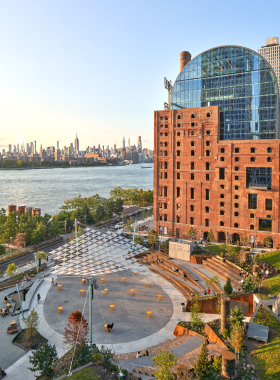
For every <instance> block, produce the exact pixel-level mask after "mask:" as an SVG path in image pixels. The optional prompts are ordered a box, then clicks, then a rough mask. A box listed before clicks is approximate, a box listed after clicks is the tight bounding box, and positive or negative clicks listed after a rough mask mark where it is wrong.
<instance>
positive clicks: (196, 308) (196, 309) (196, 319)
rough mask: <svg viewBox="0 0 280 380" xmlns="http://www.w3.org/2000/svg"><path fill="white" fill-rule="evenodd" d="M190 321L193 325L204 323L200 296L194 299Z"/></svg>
mask: <svg viewBox="0 0 280 380" xmlns="http://www.w3.org/2000/svg"><path fill="white" fill-rule="evenodd" d="M190 312H191V315H190V322H191V324H192V325H194V326H195V325H201V324H202V313H201V305H200V302H199V299H198V297H195V298H194V299H193V304H192V306H191V307H190Z"/></svg>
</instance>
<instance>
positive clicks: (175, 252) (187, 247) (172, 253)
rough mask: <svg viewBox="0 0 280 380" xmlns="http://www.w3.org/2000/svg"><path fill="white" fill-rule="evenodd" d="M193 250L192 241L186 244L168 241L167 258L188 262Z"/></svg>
mask: <svg viewBox="0 0 280 380" xmlns="http://www.w3.org/2000/svg"><path fill="white" fill-rule="evenodd" d="M193 248H194V242H193V241H189V240H188V242H186V243H180V242H176V241H170V242H169V257H171V258H172V259H180V260H185V261H190V259H191V253H192V251H193Z"/></svg>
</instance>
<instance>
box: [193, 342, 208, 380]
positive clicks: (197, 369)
mask: <svg viewBox="0 0 280 380" xmlns="http://www.w3.org/2000/svg"><path fill="white" fill-rule="evenodd" d="M194 373H195V375H196V376H197V377H198V378H199V380H208V379H209V380H210V379H211V378H212V365H211V363H210V361H209V359H208V348H207V342H206V341H205V342H204V343H203V345H202V347H201V351H200V354H199V355H198V358H197V361H196V363H195V365H194Z"/></svg>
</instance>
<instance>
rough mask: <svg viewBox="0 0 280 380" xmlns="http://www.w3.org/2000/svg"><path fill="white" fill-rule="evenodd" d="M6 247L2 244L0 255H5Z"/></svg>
mask: <svg viewBox="0 0 280 380" xmlns="http://www.w3.org/2000/svg"><path fill="white" fill-rule="evenodd" d="M5 253H6V247H5V245H4V244H0V255H5Z"/></svg>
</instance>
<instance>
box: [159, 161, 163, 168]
mask: <svg viewBox="0 0 280 380" xmlns="http://www.w3.org/2000/svg"><path fill="white" fill-rule="evenodd" d="M159 168H160V169H162V161H160V163H159Z"/></svg>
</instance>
